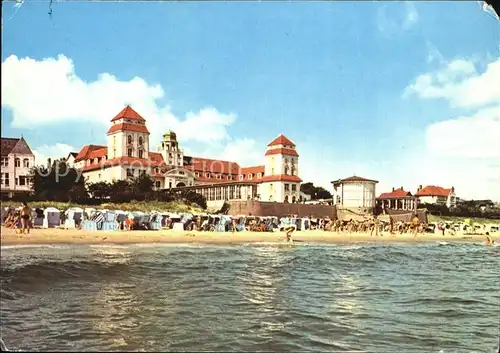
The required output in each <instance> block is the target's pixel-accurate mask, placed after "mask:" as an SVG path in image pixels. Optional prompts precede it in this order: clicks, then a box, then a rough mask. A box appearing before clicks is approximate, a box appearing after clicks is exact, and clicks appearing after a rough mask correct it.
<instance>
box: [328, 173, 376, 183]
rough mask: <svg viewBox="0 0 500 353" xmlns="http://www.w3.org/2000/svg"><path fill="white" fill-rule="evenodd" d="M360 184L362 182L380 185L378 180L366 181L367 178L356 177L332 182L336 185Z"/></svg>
mask: <svg viewBox="0 0 500 353" xmlns="http://www.w3.org/2000/svg"><path fill="white" fill-rule="evenodd" d="M360 182H361V183H362V182H370V183H378V181H377V180H372V179H366V178H362V177H359V176H356V175H353V176H351V177H349V178H345V179H339V180H335V181H332V183H334V184H337V183H360Z"/></svg>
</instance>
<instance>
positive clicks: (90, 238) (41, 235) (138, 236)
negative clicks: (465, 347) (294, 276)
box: [1, 227, 500, 245]
mask: <svg viewBox="0 0 500 353" xmlns="http://www.w3.org/2000/svg"><path fill="white" fill-rule="evenodd" d="M492 237H493V239H494V240H495V243H499V242H500V233H495V234H492ZM292 238H293V240H294V241H297V242H307V243H330V244H346V243H360V242H369V243H399V242H409V243H422V242H431V243H433V242H472V243H484V242H485V237H484V236H483V235H463V234H456V235H444V236H443V235H439V234H419V235H417V237H416V238H415V239H413V235H411V234H397V235H395V236H391V235H390V234H388V233H386V234H383V235H382V236H370V234H369V233H351V234H348V233H343V234H342V233H341V234H339V233H334V232H325V231H307V232H295V233H293V235H292ZM284 240H285V233H284V232H275V233H267V232H266V233H259V232H237V233H234V234H233V233H218V232H188V231H173V230H160V231H114V232H111V231H110V232H106V231H94V232H86V231H83V230H75V229H71V230H66V229H32V230H31V232H30V234H16V232H15V231H14V230H13V229H7V228H5V227H2V239H1V245H29V244H134V243H171V244H174V243H202V244H203V243H205V244H242V243H260V242H284Z"/></svg>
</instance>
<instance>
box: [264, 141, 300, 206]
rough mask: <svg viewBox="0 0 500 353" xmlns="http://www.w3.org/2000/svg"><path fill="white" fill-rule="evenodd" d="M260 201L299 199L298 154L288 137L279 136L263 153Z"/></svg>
mask: <svg viewBox="0 0 500 353" xmlns="http://www.w3.org/2000/svg"><path fill="white" fill-rule="evenodd" d="M264 175H265V176H264V177H263V178H262V184H261V186H260V195H261V200H262V201H275V202H296V201H298V199H299V197H300V183H301V182H302V179H300V177H299V154H298V153H297V150H296V149H295V143H293V142H292V141H291V140H290V139H289V138H288V137H286V136H285V135H283V134H280V135H279V136H278V137H276V138H275V139H274V140H272V141H271V142H270V143H269V144H268V145H267V149H266V153H265V164H264Z"/></svg>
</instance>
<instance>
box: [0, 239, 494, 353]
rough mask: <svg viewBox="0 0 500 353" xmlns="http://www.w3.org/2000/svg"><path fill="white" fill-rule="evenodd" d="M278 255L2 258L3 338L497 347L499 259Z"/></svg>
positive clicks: (146, 347) (486, 252) (483, 253)
mask: <svg viewBox="0 0 500 353" xmlns="http://www.w3.org/2000/svg"><path fill="white" fill-rule="evenodd" d="M283 245H287V244H284V243H279V244H269V243H263V244H242V245H228V246H218V245H204V244H181V245H179V244H148V245H137V244H127V245H104V246H103V245H99V246H66V245H65V246H63V247H61V246H52V247H50V246H49V247H47V246H44V247H38V246H37V247H19V246H15V247H2V258H1V261H2V263H1V265H2V266H1V269H0V274H1V276H0V279H1V288H0V301H1V307H2V321H1V329H2V335H3V339H4V341H5V343H6V344H7V347H9V348H13V349H23V350H39V351H46V350H59V351H78V350H104V351H116V350H125V351H160V350H167V351H189V350H191V351H299V350H301V351H367V352H421V351H426V352H438V351H440V350H443V351H444V352H448V351H457V350H458V351H471V350H476V351H484V352H488V351H491V349H492V348H494V347H495V346H496V345H498V335H497V323H498V320H499V317H498V315H497V316H495V315H494V313H495V312H496V311H495V310H494V309H493V308H495V305H497V307H498V303H499V302H500V291H499V290H498V289H499V288H498V285H497V284H496V283H498V270H497V269H498V268H499V266H500V258H499V257H498V252H497V251H495V250H496V249H495V250H493V251H491V248H487V247H484V246H482V247H479V246H474V245H471V244H454V245H453V246H439V245H438V244H424V245H421V244H418V245H413V246H412V245H408V244H404V245H391V246H383V245H379V244H356V245H353V244H337V245H335V244H334V245H333V246H327V245H320V244H314V243H300V246H283ZM302 245H304V246H302Z"/></svg>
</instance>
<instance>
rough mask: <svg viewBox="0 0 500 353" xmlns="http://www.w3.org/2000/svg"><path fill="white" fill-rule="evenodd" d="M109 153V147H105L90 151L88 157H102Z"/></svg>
mask: <svg viewBox="0 0 500 353" xmlns="http://www.w3.org/2000/svg"><path fill="white" fill-rule="evenodd" d="M107 155H108V148H107V147H104V148H101V149H98V150H93V151H91V152H89V154H88V155H87V158H86V159H94V158H102V157H105V156H107Z"/></svg>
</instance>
